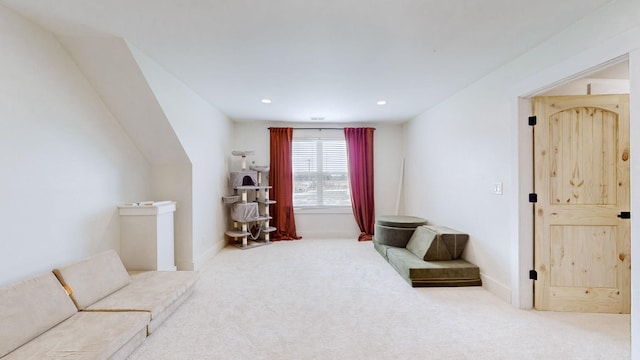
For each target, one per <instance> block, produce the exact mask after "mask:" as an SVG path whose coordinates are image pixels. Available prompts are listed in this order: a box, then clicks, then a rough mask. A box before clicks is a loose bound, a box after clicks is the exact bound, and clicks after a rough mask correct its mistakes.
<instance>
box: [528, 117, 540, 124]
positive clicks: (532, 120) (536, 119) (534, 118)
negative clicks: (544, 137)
mask: <svg viewBox="0 0 640 360" xmlns="http://www.w3.org/2000/svg"><path fill="white" fill-rule="evenodd" d="M537 123H538V117H537V116H535V115H534V116H529V126H535V125H536V124H537Z"/></svg>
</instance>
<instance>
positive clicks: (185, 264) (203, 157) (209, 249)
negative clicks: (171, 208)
mask: <svg viewBox="0 0 640 360" xmlns="http://www.w3.org/2000/svg"><path fill="white" fill-rule="evenodd" d="M130 48H131V51H132V54H133V55H134V57H135V59H136V61H137V62H138V64H139V65H140V69H141V70H142V72H143V74H144V76H145V77H146V79H147V81H148V82H149V86H150V87H151V90H152V91H153V92H154V94H155V96H156V98H157V100H158V103H159V104H160V106H161V107H162V109H163V111H164V114H165V116H166V117H167V119H168V120H169V122H170V123H171V126H172V127H173V130H174V131H175V133H176V136H177V137H178V139H179V141H180V143H181V144H182V147H183V148H184V150H185V152H186V153H187V155H188V157H189V160H190V161H191V179H190V181H191V187H192V192H191V199H190V204H189V200H185V199H183V201H182V202H183V204H184V205H183V206H182V207H179V208H178V210H177V211H189V210H187V209H188V206H189V205H190V206H191V209H190V210H191V215H192V220H191V231H192V234H191V239H190V240H191V241H189V239H185V240H184V241H182V242H181V243H176V266H178V268H179V269H181V270H190V269H198V268H200V267H201V266H202V265H203V264H204V263H205V262H206V260H208V259H209V258H211V257H212V256H213V255H215V254H216V253H217V252H218V251H219V250H220V249H221V248H222V247H224V245H225V244H226V241H225V238H224V231H225V230H226V216H225V208H224V205H223V204H222V196H223V195H225V193H226V185H227V181H226V179H227V172H228V168H227V162H226V157H225V154H229V153H230V152H231V137H232V132H233V128H232V122H231V120H229V119H228V118H227V117H226V116H225V115H223V114H222V113H221V112H220V111H218V110H217V109H216V108H215V107H214V106H212V105H211V104H209V103H208V102H206V101H205V100H204V99H202V98H201V97H200V96H199V95H197V94H196V93H195V92H193V91H192V90H191V89H190V88H189V87H187V86H186V85H185V84H184V83H183V82H181V81H180V80H178V79H177V78H175V77H174V76H173V75H171V74H170V73H169V72H167V71H166V70H165V69H163V68H162V67H160V66H159V65H158V64H157V63H156V62H155V61H153V60H152V59H150V58H149V57H148V56H146V55H145V54H144V53H143V52H141V51H140V50H138V49H136V48H134V47H131V46H130ZM154 168H155V167H154ZM177 170H178V169H177ZM158 171H159V173H162V172H164V173H167V171H171V170H170V169H169V170H167V169H158ZM178 171H179V170H178ZM185 171H186V169H185ZM184 180H188V179H182V180H179V181H178V182H180V181H184ZM172 183H175V182H172ZM163 186H173V185H171V184H164V185H159V187H160V188H161V187H163ZM157 191H159V192H161V189H157ZM185 226H188V225H185Z"/></svg>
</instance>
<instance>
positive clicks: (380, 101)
mask: <svg viewBox="0 0 640 360" xmlns="http://www.w3.org/2000/svg"><path fill="white" fill-rule="evenodd" d="M376 104H378V105H387V100H379V101H378V102H376Z"/></svg>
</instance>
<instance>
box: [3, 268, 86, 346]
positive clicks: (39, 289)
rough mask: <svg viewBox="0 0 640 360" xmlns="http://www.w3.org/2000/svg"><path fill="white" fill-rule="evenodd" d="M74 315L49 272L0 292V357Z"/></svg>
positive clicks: (69, 301) (64, 294)
mask: <svg viewBox="0 0 640 360" xmlns="http://www.w3.org/2000/svg"><path fill="white" fill-rule="evenodd" d="M76 312H77V309H76V307H75V306H74V305H73V302H72V301H71V299H69V295H67V292H66V291H65V290H64V289H63V288H62V285H60V282H59V281H58V280H57V279H56V277H55V276H54V275H53V274H52V273H50V272H49V273H45V274H42V275H39V276H36V277H33V278H30V279H27V280H23V281H21V282H18V283H16V284H13V285H9V286H7V287H5V288H2V289H0V324H1V325H0V357H2V356H4V355H5V354H7V353H9V352H11V351H12V350H14V349H15V348H17V347H19V346H20V345H22V344H24V343H26V342H28V341H29V340H31V339H33V338H35V337H37V336H38V335H40V334H42V333H44V332H45V331H47V330H49V329H50V328H52V327H54V326H56V325H57V324H59V323H60V322H62V321H64V320H65V319H67V318H69V317H70V316H72V315H73V314H75V313H76Z"/></svg>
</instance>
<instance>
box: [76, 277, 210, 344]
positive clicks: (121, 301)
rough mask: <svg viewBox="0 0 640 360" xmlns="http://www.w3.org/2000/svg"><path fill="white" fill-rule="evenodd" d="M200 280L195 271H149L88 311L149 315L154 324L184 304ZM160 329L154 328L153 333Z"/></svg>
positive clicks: (155, 325)
mask: <svg viewBox="0 0 640 360" xmlns="http://www.w3.org/2000/svg"><path fill="white" fill-rule="evenodd" d="M198 278H199V273H198V272H195V271H145V272H140V273H135V274H133V275H131V283H130V284H129V285H128V286H126V287H124V288H122V289H120V290H119V291H117V292H115V293H113V294H111V295H109V296H107V297H105V298H103V299H101V300H99V301H97V302H96V303H94V304H92V305H90V306H87V307H86V308H85V311H146V312H149V313H150V314H151V321H152V322H153V321H154V320H156V319H161V320H164V319H165V318H166V314H165V313H167V312H169V313H170V312H171V311H173V310H175V306H172V305H173V304H175V303H179V302H181V301H184V298H185V297H187V296H188V295H189V294H190V293H189V292H190V291H191V290H192V288H193V287H194V285H195V283H196V281H197V280H198ZM155 327H157V324H154V326H152V327H150V329H149V332H150V333H151V331H152V329H153V328H155Z"/></svg>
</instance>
